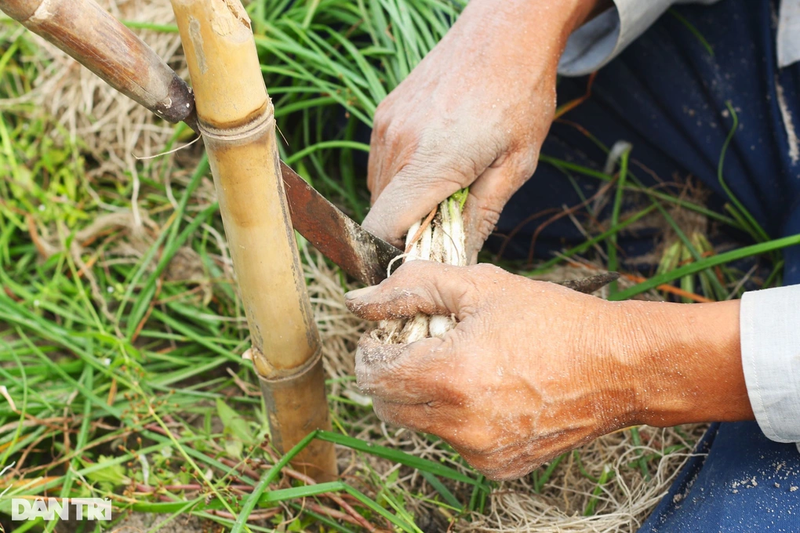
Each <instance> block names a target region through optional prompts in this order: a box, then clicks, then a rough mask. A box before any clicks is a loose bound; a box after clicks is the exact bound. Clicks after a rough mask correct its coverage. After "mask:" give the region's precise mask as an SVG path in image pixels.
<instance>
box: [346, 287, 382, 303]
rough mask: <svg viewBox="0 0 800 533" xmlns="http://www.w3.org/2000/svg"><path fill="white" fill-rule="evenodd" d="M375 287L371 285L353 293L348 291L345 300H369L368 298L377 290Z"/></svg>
mask: <svg viewBox="0 0 800 533" xmlns="http://www.w3.org/2000/svg"><path fill="white" fill-rule="evenodd" d="M377 288H378V286H377V285H372V286H371V287H364V288H363V289H356V290H354V291H350V292H348V293H347V294H345V295H344V297H345V300H347V301H352V300H361V299H364V298H369V296H370V295H371V294H372V293H373V292H374V291H375V289H377Z"/></svg>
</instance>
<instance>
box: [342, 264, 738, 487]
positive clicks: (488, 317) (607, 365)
mask: <svg viewBox="0 0 800 533" xmlns="http://www.w3.org/2000/svg"><path fill="white" fill-rule="evenodd" d="M347 305H348V307H349V308H350V309H351V310H352V311H353V312H354V313H355V314H357V315H359V316H361V317H363V318H365V319H368V320H383V319H388V318H399V317H409V316H413V315H414V314H416V313H418V312H422V313H426V314H445V315H446V314H450V313H452V314H454V315H455V316H456V318H457V319H458V321H459V323H458V325H457V327H456V328H455V329H454V330H452V331H450V332H448V333H447V334H446V335H445V336H444V338H442V339H439V338H432V339H424V340H421V341H418V342H414V343H411V344H408V345H385V344H379V343H377V342H376V341H374V340H372V339H371V338H370V337H368V336H365V337H364V338H362V340H361V342H360V343H359V350H358V354H357V360H356V373H357V377H358V384H359V387H361V388H362V389H363V390H364V391H365V392H366V393H368V394H369V395H371V396H372V397H373V400H374V407H375V411H376V413H377V414H378V415H379V416H380V417H381V418H382V419H383V420H385V421H387V422H392V423H395V424H398V425H401V426H405V427H408V428H412V429H415V430H419V431H423V432H427V433H433V434H436V435H438V436H440V437H442V438H443V439H444V440H446V441H447V442H449V443H450V444H451V445H452V446H453V447H454V448H455V449H456V450H457V451H458V452H459V453H460V454H461V455H462V456H463V457H464V458H465V459H466V460H467V461H468V462H469V463H470V464H471V465H473V466H474V467H475V468H477V469H478V470H480V471H481V472H483V473H484V474H486V475H487V476H488V477H490V478H492V479H510V478H516V477H519V476H522V475H524V474H526V473H528V472H530V471H531V470H533V469H534V468H536V467H537V466H538V465H540V464H541V463H542V462H545V461H548V460H550V459H552V458H553V457H556V456H557V455H559V454H561V453H563V452H565V451H567V450H570V449H572V448H575V447H577V446H579V445H581V444H583V443H585V442H587V441H589V440H591V439H593V438H595V437H598V436H600V435H603V434H605V433H608V432H610V431H613V430H616V429H620V428H624V427H627V426H631V425H635V424H642V423H648V424H651V425H656V426H667V425H674V424H677V423H683V422H695V421H710V420H742V419H752V411H751V410H750V405H749V401H748V400H747V394H746V389H745V386H744V377H743V374H742V369H741V361H740V356H739V340H738V302H724V303H721V304H708V305H680V304H662V303H653V302H621V303H612V302H606V301H604V300H601V299H598V298H595V297H592V296H587V295H583V294H580V293H577V292H574V291H571V290H569V289H566V288H564V287H560V286H558V285H555V284H551V283H544V282H537V281H532V280H529V279H526V278H523V277H520V276H515V275H512V274H509V273H507V272H505V271H503V270H501V269H499V268H496V267H493V266H488V265H477V266H472V267H452V266H446V265H441V264H436V263H428V262H423V261H413V262H409V263H407V264H405V265H403V266H402V267H401V268H400V269H399V270H398V271H397V272H396V273H395V274H393V275H392V276H391V277H390V278H389V279H388V280H386V281H384V282H383V283H382V284H381V285H379V286H376V287H370V288H367V289H362V290H359V291H354V292H352V293H349V294H348V296H347Z"/></svg>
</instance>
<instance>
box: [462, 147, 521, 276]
mask: <svg viewBox="0 0 800 533" xmlns="http://www.w3.org/2000/svg"><path fill="white" fill-rule="evenodd" d="M535 169H536V158H535V157H531V156H526V155H523V154H513V155H509V156H508V157H505V158H503V159H499V160H498V161H496V162H495V163H494V164H493V165H491V166H490V167H489V168H487V169H486V170H485V171H484V172H483V174H481V175H480V176H479V177H478V179H476V180H475V182H474V183H473V184H472V185H471V186H470V188H469V197H468V198H467V203H466V204H465V206H464V232H465V234H466V239H467V241H466V245H465V247H466V252H467V259H468V260H469V261H468V264H473V263H475V262H476V261H477V257H478V252H479V251H480V249H481V248H482V247H483V243H484V242H485V241H486V239H487V238H488V237H489V235H490V234H491V233H492V232H493V231H494V228H495V226H497V222H498V220H500V213H501V212H502V211H503V208H504V207H505V205H506V204H507V203H508V201H509V200H510V199H511V197H512V196H513V195H514V193H515V192H517V190H518V189H519V188H520V187H521V186H522V184H524V183H525V182H526V181H527V180H528V179H529V178H530V177H531V176H532V175H533V172H534V170H535Z"/></svg>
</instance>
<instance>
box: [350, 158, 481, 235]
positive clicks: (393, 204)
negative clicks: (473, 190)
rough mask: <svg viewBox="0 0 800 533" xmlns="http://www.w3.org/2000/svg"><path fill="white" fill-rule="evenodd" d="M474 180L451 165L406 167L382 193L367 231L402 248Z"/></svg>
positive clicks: (369, 217)
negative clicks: (435, 210) (408, 236)
mask: <svg viewBox="0 0 800 533" xmlns="http://www.w3.org/2000/svg"><path fill="white" fill-rule="evenodd" d="M472 178H474V176H471V177H468V176H467V175H466V174H465V173H463V172H459V171H457V170H453V168H452V166H451V165H436V166H435V167H434V166H430V165H428V164H426V163H423V162H421V161H419V160H417V161H411V162H410V163H409V164H407V165H406V166H404V167H403V168H402V169H401V170H400V171H399V172H398V173H397V174H396V175H395V176H394V177H393V178H392V180H391V181H390V182H389V184H388V185H387V186H386V187H385V188H384V189H383V191H382V192H381V193H380V196H378V199H377V200H376V201H375V204H374V205H373V206H372V209H370V211H369V214H368V215H367V217H366V218H365V219H364V224H363V226H364V229H366V230H367V231H369V232H371V233H372V234H374V235H375V236H377V237H380V238H381V239H384V240H385V241H388V242H390V243H391V244H393V245H395V246H397V247H399V248H402V247H403V236H404V235H405V234H406V233H407V232H408V228H410V227H411V226H412V225H413V224H414V223H415V222H418V221H419V220H420V219H422V218H425V216H426V215H427V214H428V213H430V212H431V211H432V210H433V208H434V207H436V206H437V205H439V202H441V201H442V200H444V199H445V198H447V197H448V196H450V195H451V194H453V193H454V192H456V191H458V190H459V189H462V188H463V187H466V186H467V185H469V182H470V181H471V180H472Z"/></svg>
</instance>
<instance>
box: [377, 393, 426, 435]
mask: <svg viewBox="0 0 800 533" xmlns="http://www.w3.org/2000/svg"><path fill="white" fill-rule="evenodd" d="M372 408H373V409H374V410H375V414H376V415H378V418H380V419H381V420H383V421H384V422H386V423H387V424H392V425H395V426H400V427H404V428H408V429H411V430H414V431H422V432H423V433H430V432H431V430H432V429H433V428H434V427H435V422H434V421H433V418H432V417H431V416H430V411H431V409H430V408H429V407H428V404H425V403H418V404H412V405H409V404H403V403H394V402H386V401H384V400H378V399H376V400H373V402H372Z"/></svg>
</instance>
